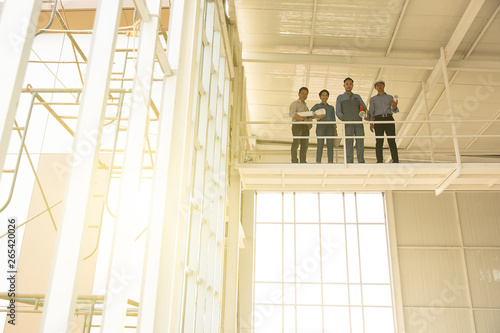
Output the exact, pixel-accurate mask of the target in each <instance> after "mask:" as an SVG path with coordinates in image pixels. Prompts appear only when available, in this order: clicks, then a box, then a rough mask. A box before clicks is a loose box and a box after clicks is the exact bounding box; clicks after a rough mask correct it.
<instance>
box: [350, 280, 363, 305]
mask: <svg viewBox="0 0 500 333" xmlns="http://www.w3.org/2000/svg"><path fill="white" fill-rule="evenodd" d="M349 297H350V299H351V305H362V302H361V285H359V284H351V285H349Z"/></svg>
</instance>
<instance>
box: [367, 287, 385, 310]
mask: <svg viewBox="0 0 500 333" xmlns="http://www.w3.org/2000/svg"><path fill="white" fill-rule="evenodd" d="M391 299H392V296H391V286H389V285H386V286H384V285H363V304H364V305H379V306H380V305H382V306H391V305H392V300H391Z"/></svg>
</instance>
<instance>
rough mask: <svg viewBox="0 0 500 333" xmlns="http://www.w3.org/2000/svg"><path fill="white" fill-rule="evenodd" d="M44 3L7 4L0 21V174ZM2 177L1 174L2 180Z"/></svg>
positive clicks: (27, 1) (33, 0)
mask: <svg viewBox="0 0 500 333" xmlns="http://www.w3.org/2000/svg"><path fill="white" fill-rule="evenodd" d="M41 7H42V1H41V0H25V1H4V3H3V8H2V12H1V17H0V45H1V46H2V51H1V52H0V78H1V79H0V131H1V136H0V170H2V168H3V166H4V163H5V157H6V154H7V149H8V147H9V141H10V136H11V134H12V126H13V125H14V119H15V116H16V109H17V103H18V101H19V96H20V94H21V86H22V84H23V80H24V74H25V73H26V66H27V65H28V59H29V55H30V51H31V45H32V44H33V37H34V35H35V29H36V26H37V23H38V17H39V16H40V8H41ZM1 176H2V173H1V172H0V178H1Z"/></svg>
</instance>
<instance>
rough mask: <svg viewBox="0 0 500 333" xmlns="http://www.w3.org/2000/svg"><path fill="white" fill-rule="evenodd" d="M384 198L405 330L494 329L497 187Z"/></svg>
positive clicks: (498, 279) (499, 238)
mask: <svg viewBox="0 0 500 333" xmlns="http://www.w3.org/2000/svg"><path fill="white" fill-rule="evenodd" d="M388 200H391V202H388V208H389V209H393V212H388V213H389V218H391V215H392V216H393V219H394V220H393V221H390V222H393V226H394V227H395V234H396V243H397V257H398V258H399V259H398V262H397V263H396V265H394V266H393V267H398V266H399V270H396V271H395V274H396V280H397V275H398V273H399V276H400V283H401V296H402V303H403V313H404V326H405V332H407V333H413V332H426V333H438V332H439V333H446V332H453V333H460V332H463V333H471V332H477V333H486V332H488V333H490V332H491V333H494V332H500V192H494V191H492V192H472V191H467V192H465V191H462V192H445V193H443V194H441V195H440V196H435V194H434V192H409V191H395V192H392V195H391V194H390V193H389V195H388ZM391 213H393V214H391ZM394 250H395V249H393V251H394ZM396 285H397V283H396Z"/></svg>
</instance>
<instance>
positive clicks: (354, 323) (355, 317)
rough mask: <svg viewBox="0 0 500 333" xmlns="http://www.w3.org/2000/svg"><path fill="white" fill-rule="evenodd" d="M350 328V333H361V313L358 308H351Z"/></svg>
mask: <svg viewBox="0 0 500 333" xmlns="http://www.w3.org/2000/svg"><path fill="white" fill-rule="evenodd" d="M351 327H352V331H351V332H352V333H363V312H362V310H361V308H359V307H352V308H351ZM380 332H383V331H380ZM384 333H385V332H384Z"/></svg>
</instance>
